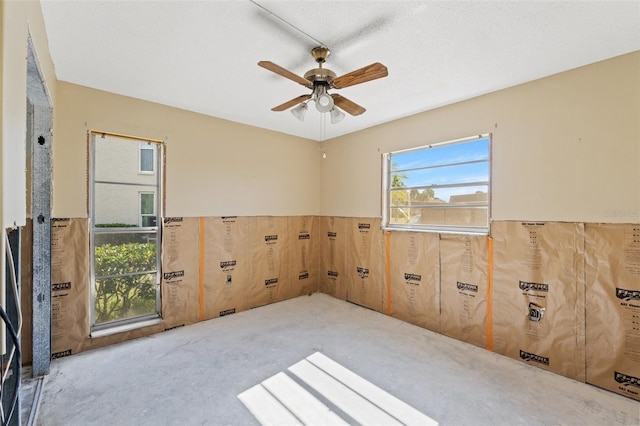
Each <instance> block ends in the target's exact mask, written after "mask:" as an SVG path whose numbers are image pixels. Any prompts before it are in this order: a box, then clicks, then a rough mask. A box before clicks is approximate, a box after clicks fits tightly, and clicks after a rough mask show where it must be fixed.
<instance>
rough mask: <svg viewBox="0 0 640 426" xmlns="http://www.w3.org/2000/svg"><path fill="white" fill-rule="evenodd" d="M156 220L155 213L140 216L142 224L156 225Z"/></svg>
mask: <svg viewBox="0 0 640 426" xmlns="http://www.w3.org/2000/svg"><path fill="white" fill-rule="evenodd" d="M157 225H158V220H157V218H156V216H155V215H147V216H142V226H147V227H148V226H157Z"/></svg>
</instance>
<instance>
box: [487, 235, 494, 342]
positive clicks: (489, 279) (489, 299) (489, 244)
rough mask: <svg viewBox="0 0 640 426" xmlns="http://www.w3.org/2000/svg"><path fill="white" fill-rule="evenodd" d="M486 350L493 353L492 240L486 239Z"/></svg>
mask: <svg viewBox="0 0 640 426" xmlns="http://www.w3.org/2000/svg"><path fill="white" fill-rule="evenodd" d="M487 350H489V351H491V352H493V238H491V237H487Z"/></svg>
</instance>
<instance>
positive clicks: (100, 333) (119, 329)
mask: <svg viewBox="0 0 640 426" xmlns="http://www.w3.org/2000/svg"><path fill="white" fill-rule="evenodd" d="M160 323H162V318H159V317H158V318H152V319H147V320H143V321H136V322H131V323H128V324H122V325H114V326H113V327H106V328H101V329H99V330H92V331H91V338H92V339H96V338H99V337H106V336H111V335H112V334H118V333H126V332H127V331H131V330H137V329H138V328H144V327H151V326H152V325H157V324H160Z"/></svg>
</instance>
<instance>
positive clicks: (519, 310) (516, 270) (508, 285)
mask: <svg viewBox="0 0 640 426" xmlns="http://www.w3.org/2000/svg"><path fill="white" fill-rule="evenodd" d="M491 230H492V235H493V240H494V248H495V259H494V260H495V269H494V285H493V289H494V293H493V319H494V324H493V332H494V348H495V351H496V352H498V353H501V354H503V355H507V356H509V357H511V358H514V359H517V360H520V361H523V362H526V363H528V364H531V365H535V366H537V367H540V368H543V369H545V370H549V371H553V372H555V373H558V374H561V375H563V376H566V377H570V378H572V379H575V380H580V381H584V380H585V346H584V225H583V224H581V223H560V222H535V223H534V222H531V223H528V222H494V223H493V224H492V228H491Z"/></svg>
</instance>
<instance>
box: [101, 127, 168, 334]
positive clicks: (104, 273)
mask: <svg viewBox="0 0 640 426" xmlns="http://www.w3.org/2000/svg"><path fill="white" fill-rule="evenodd" d="M90 144H91V145H90V151H89V152H90V192H89V194H90V217H91V235H90V238H91V280H92V292H91V326H92V328H91V330H92V333H94V332H97V331H100V332H101V330H108V329H112V328H113V327H116V326H125V325H126V326H128V327H129V326H133V325H134V324H137V323H142V321H145V322H146V321H147V320H152V319H158V318H159V317H160V245H159V244H160V238H159V236H160V233H159V229H158V223H160V220H159V219H158V215H159V214H160V213H159V212H161V206H162V203H161V201H162V191H161V188H162V185H161V182H162V179H161V178H162V176H161V175H162V173H161V171H162V167H161V164H162V163H161V162H160V159H162V152H163V151H162V144H161V143H160V142H159V141H158V142H156V141H152V142H146V141H145V142H143V143H141V142H140V140H139V139H135V138H128V137H121V136H115V135H108V134H102V133H96V134H92V136H91V142H90ZM141 170H144V171H145V173H140V171H141ZM156 171H158V172H156Z"/></svg>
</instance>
